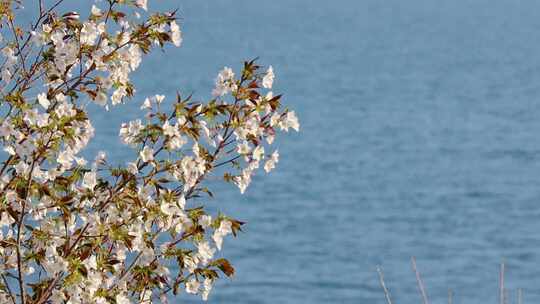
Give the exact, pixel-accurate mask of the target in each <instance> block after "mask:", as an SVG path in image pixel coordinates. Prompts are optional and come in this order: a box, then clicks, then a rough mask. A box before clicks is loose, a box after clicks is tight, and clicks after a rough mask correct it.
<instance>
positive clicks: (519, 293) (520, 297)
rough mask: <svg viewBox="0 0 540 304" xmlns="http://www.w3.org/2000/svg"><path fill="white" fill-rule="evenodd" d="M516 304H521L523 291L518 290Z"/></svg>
mask: <svg viewBox="0 0 540 304" xmlns="http://www.w3.org/2000/svg"><path fill="white" fill-rule="evenodd" d="M517 304H523V289H521V288H519V289H518V298H517Z"/></svg>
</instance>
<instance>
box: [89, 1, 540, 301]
mask: <svg viewBox="0 0 540 304" xmlns="http://www.w3.org/2000/svg"><path fill="white" fill-rule="evenodd" d="M149 2H150V7H151V8H153V9H158V8H164V7H170V8H175V7H179V8H180V11H181V14H182V17H183V21H182V23H183V30H184V46H183V47H182V48H180V49H168V50H167V51H166V52H165V53H162V52H157V53H155V54H153V55H152V56H151V57H149V58H148V59H147V60H146V62H145V63H144V64H143V67H142V69H141V70H140V71H138V72H137V73H136V75H134V79H135V82H136V84H137V85H138V86H139V91H138V96H140V98H141V100H142V97H143V96H146V95H153V94H156V93H165V94H167V95H168V96H173V94H174V93H175V91H176V89H180V90H181V91H182V92H186V94H188V93H191V92H193V93H194V94H195V96H197V97H198V98H201V99H202V98H207V97H209V95H210V90H211V88H212V84H213V79H214V78H215V75H216V73H217V72H218V71H219V70H220V69H221V68H222V67H223V66H225V65H227V66H232V67H235V68H238V67H239V66H240V62H241V60H243V59H251V58H254V57H257V56H258V57H260V58H261V60H260V62H261V63H265V64H268V63H270V64H272V65H273V66H274V68H275V71H276V75H277V80H276V91H279V92H284V93H285V97H286V98H285V102H286V103H287V104H288V105H290V107H291V108H293V109H295V110H296V111H297V113H298V116H299V118H300V120H301V123H302V132H301V133H299V134H289V135H287V136H285V137H282V138H281V140H279V142H278V146H279V149H280V152H281V155H282V158H281V161H280V163H279V166H278V169H277V171H275V172H273V173H272V174H271V175H269V176H264V177H263V176H259V177H257V178H256V179H255V181H254V183H253V185H252V187H251V188H250V189H249V190H248V192H247V193H246V194H245V195H244V196H241V195H240V194H239V192H238V190H237V189H235V188H233V187H229V186H224V187H222V186H218V187H217V188H214V189H215V190H216V191H215V192H216V195H217V198H216V199H214V200H211V201H208V202H207V203H208V205H209V206H211V208H219V209H221V210H224V211H225V212H227V213H228V214H231V215H233V216H235V217H236V218H239V219H242V220H245V221H247V222H248V224H247V226H246V229H245V233H243V234H241V235H240V236H239V237H238V238H237V239H236V240H230V239H227V240H226V242H225V249H224V254H225V255H226V256H228V257H229V258H230V259H231V260H232V262H233V263H234V265H235V266H236V268H237V274H236V276H235V277H234V278H233V279H232V280H222V281H221V282H220V283H219V284H218V286H217V287H216V289H215V291H214V292H213V294H212V295H211V297H210V303H235V304H240V303H381V304H382V303H385V300H384V295H383V293H382V291H381V289H380V287H379V284H378V279H377V273H376V271H375V269H376V266H377V265H381V267H382V268H383V271H384V273H385V277H386V281H387V282H386V283H387V285H388V287H389V289H390V292H391V293H392V296H393V298H394V300H395V303H399V304H408V303H420V296H419V294H418V291H417V287H416V285H415V277H414V274H413V272H412V270H411V266H410V257H411V256H413V255H414V256H416V257H417V260H418V267H419V269H420V271H421V272H422V275H423V279H424V281H425V284H426V288H427V293H428V296H429V298H430V300H431V302H432V303H443V302H444V301H445V300H446V297H447V290H448V289H449V288H451V289H452V290H453V291H454V294H455V301H454V302H455V303H488V302H491V303H495V301H497V293H498V291H497V288H498V269H499V263H500V262H505V263H506V265H507V277H506V279H507V286H508V288H509V296H510V297H511V298H512V299H515V296H516V290H517V288H523V290H524V302H525V303H538V302H539V301H540V287H539V286H540V264H539V262H540V174H539V173H540V18H539V15H538V12H539V11H540V2H538V1H535V0H513V1H510V0H489V1H488V0H474V1H473V0H469V1H465V0H461V1H457V0H441V1H433V0H410V1H403V0H385V1H379V0H334V1H315V0H272V1H248V0H234V1H233V0H213V1H199V0H184V1H170V0H169V1H149ZM139 105H140V100H139V101H137V102H135V103H134V104H132V105H125V106H121V107H119V108H115V109H114V110H113V111H111V112H109V113H102V112H99V113H97V112H96V113H94V117H95V119H96V120H97V123H96V125H97V131H98V132H97V133H98V137H97V138H96V141H95V142H94V144H93V146H92V149H91V151H95V150H97V149H106V150H108V151H109V155H110V156H111V157H112V158H113V159H115V160H124V159H126V158H128V157H130V154H128V150H127V149H124V148H121V149H120V148H119V149H116V148H111V147H118V146H119V140H118V137H117V134H118V127H119V125H120V123H121V122H122V121H126V120H128V119H132V118H134V117H136V116H138V115H140V112H138V110H137V109H138V106H139ZM100 136H101V137H100ZM198 302H199V300H198V299H197V298H195V297H186V296H182V297H181V298H180V300H178V302H177V303H198Z"/></svg>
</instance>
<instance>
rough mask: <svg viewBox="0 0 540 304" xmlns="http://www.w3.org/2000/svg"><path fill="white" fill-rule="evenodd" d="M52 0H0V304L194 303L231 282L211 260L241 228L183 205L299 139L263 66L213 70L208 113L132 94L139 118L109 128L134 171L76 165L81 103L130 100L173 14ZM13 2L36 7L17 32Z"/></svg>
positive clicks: (100, 159)
mask: <svg viewBox="0 0 540 304" xmlns="http://www.w3.org/2000/svg"><path fill="white" fill-rule="evenodd" d="M49 2H51V1H44V0H32V1H26V2H24V3H23V1H22V0H3V1H1V2H0V18H1V19H0V26H1V33H2V36H3V37H2V40H1V44H0V47H1V54H2V56H3V60H2V65H1V70H0V71H1V83H0V94H1V104H0V115H1V116H2V117H1V120H0V139H1V140H2V143H3V150H4V151H5V153H4V154H3V157H2V159H1V160H2V162H1V164H0V227H1V229H0V261H1V264H0V265H1V268H0V278H1V279H0V303H24V304H25V303H33V304H45V303H99V304H103V303H117V304H126V303H166V302H167V299H170V298H171V297H172V296H174V295H176V294H178V293H180V292H182V291H183V290H185V291H186V292H187V293H191V294H200V295H201V296H202V297H203V298H204V299H206V298H207V297H208V294H209V292H210V290H211V288H212V285H213V283H214V282H215V281H216V279H218V277H219V276H222V275H226V276H231V275H233V273H234V269H233V267H232V266H231V265H230V263H229V262H228V261H227V260H226V259H223V258H215V257H214V254H215V253H216V251H217V250H221V248H222V242H223V239H224V237H225V236H227V235H229V234H234V235H236V233H237V232H238V231H239V230H240V228H241V225H242V222H240V221H238V220H235V219H233V218H231V217H228V216H226V215H223V214H208V213H207V211H206V210H205V208H204V206H200V203H198V202H199V201H196V202H195V201H194V200H193V199H194V198H198V197H204V196H206V195H209V196H212V193H211V192H210V190H209V189H208V188H207V186H208V184H207V183H205V181H206V180H207V178H208V177H212V178H216V177H218V178H219V179H221V180H223V181H225V182H228V183H232V184H235V185H236V186H238V187H239V188H240V191H241V192H242V193H243V192H244V191H245V190H246V188H247V187H248V185H249V184H250V180H251V176H252V174H253V173H254V172H255V171H256V170H257V169H258V168H259V165H261V167H263V168H262V169H264V171H266V172H270V171H271V170H272V169H273V168H274V167H275V165H276V163H277V162H278V157H279V154H278V152H277V151H272V149H270V145H271V144H272V142H273V141H274V137H275V135H276V132H277V131H280V130H283V131H288V130H289V129H290V128H292V129H295V130H296V131H298V129H299V124H298V120H297V118H296V116H295V113H294V112H293V111H288V110H286V109H285V110H282V109H281V105H280V101H281V96H280V95H273V94H272V92H271V91H270V90H271V89H272V84H273V81H274V73H273V70H272V67H269V68H267V69H266V68H264V69H263V68H261V67H260V66H258V65H257V64H256V63H255V62H254V61H251V62H245V63H244V65H243V67H242V69H241V71H240V72H238V73H237V74H235V72H233V70H232V69H230V68H225V69H223V70H222V71H221V72H220V73H219V75H218V76H217V78H216V83H215V89H214V90H213V92H212V97H211V98H210V100H209V101H208V102H199V101H196V100H194V99H193V98H191V97H185V98H184V97H182V96H181V95H180V94H177V95H176V96H175V98H173V99H172V100H166V98H165V97H164V96H163V95H159V94H158V95H155V96H153V97H149V98H146V99H144V98H140V100H144V101H143V102H142V103H141V104H142V106H141V112H142V116H141V119H137V120H134V121H130V122H128V123H125V124H123V125H122V126H121V127H120V137H121V140H122V142H123V143H125V144H127V145H129V146H131V147H132V148H133V150H134V153H133V159H132V160H131V162H128V163H127V164H125V166H114V165H112V164H110V163H108V162H107V160H106V157H105V154H104V153H99V154H98V155H97V156H96V157H95V159H94V160H91V161H87V160H86V159H85V158H84V157H82V156H81V151H82V150H83V149H84V148H85V146H86V145H87V144H88V143H89V141H90V140H91V139H92V137H93V135H94V128H93V127H92V122H91V120H90V119H89V116H88V114H87V105H88V104H90V103H95V104H97V105H100V106H102V107H103V108H104V109H107V108H108V107H109V106H115V105H120V104H122V103H124V102H128V101H129V100H130V99H134V98H133V97H134V94H135V92H136V90H135V86H134V84H133V83H132V82H131V81H130V78H129V76H130V73H131V72H133V71H135V70H136V69H137V67H138V66H139V65H140V63H141V60H142V58H143V57H144V56H145V54H147V53H149V52H150V51H151V50H152V49H153V48H156V47H158V48H159V47H161V48H162V47H164V46H165V45H167V44H173V45H175V46H180V44H181V43H182V34H181V31H180V27H179V25H178V24H177V17H176V13H175V12H164V13H153V14H150V13H148V11H147V3H146V0H137V1H133V0H107V1H98V2H96V3H95V4H94V5H93V6H92V8H91V11H90V12H88V13H84V14H83V13H81V14H79V13H77V12H67V13H66V12H62V11H61V10H62V5H63V0H55V1H54V2H52V3H49ZM24 5H27V6H36V7H37V10H38V15H37V16H36V18H35V19H34V21H33V22H32V23H31V24H30V25H29V26H25V25H22V24H18V23H17V16H18V14H19V13H20V12H22V11H23V10H24V8H23V7H24ZM89 5H91V3H90V4H89ZM26 14H28V13H26ZM156 93H158V92H156ZM137 99H138V98H137ZM131 102H135V101H131ZM98 108H99V107H98ZM261 171H262V170H261Z"/></svg>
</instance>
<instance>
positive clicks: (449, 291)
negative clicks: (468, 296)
mask: <svg viewBox="0 0 540 304" xmlns="http://www.w3.org/2000/svg"><path fill="white" fill-rule="evenodd" d="M453 298H454V293H453V292H452V289H450V288H449V289H448V304H452V302H453Z"/></svg>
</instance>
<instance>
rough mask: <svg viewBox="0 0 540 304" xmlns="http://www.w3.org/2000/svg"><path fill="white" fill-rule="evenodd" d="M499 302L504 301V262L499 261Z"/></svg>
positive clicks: (502, 302) (502, 303)
mask: <svg viewBox="0 0 540 304" xmlns="http://www.w3.org/2000/svg"><path fill="white" fill-rule="evenodd" d="M499 303H500V304H505V303H506V301H505V296H504V263H501V270H500V273H499Z"/></svg>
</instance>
